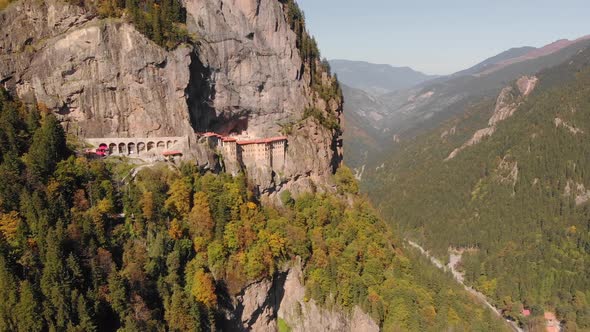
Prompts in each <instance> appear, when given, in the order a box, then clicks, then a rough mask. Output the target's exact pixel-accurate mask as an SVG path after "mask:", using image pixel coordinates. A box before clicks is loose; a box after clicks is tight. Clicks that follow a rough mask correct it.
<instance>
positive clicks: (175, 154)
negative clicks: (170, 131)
mask: <svg viewBox="0 0 590 332" xmlns="http://www.w3.org/2000/svg"><path fill="white" fill-rule="evenodd" d="M162 154H163V155H164V156H166V157H169V156H177V155H182V151H176V150H174V151H164V152H162Z"/></svg>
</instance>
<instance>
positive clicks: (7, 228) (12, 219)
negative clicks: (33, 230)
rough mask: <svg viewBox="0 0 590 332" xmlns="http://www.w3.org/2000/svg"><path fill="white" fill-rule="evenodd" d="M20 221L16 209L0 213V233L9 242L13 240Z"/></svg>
mask: <svg viewBox="0 0 590 332" xmlns="http://www.w3.org/2000/svg"><path fill="white" fill-rule="evenodd" d="M20 222H21V219H20V217H19V215H18V212H16V211H11V212H9V213H3V214H0V233H2V235H3V236H4V238H6V240H8V241H9V242H11V241H13V240H14V238H15V237H16V230H17V229H18V225H19V224H20Z"/></svg>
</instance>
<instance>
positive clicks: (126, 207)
mask: <svg viewBox="0 0 590 332" xmlns="http://www.w3.org/2000/svg"><path fill="white" fill-rule="evenodd" d="M70 143H72V142H70ZM69 151H70V150H69V148H68V147H67V146H66V138H65V135H64V132H63V129H62V128H61V126H60V125H59V123H58V122H57V121H56V119H55V117H54V116H53V115H52V114H49V113H48V112H46V111H44V110H43V107H40V109H36V108H33V109H27V108H26V107H24V106H23V105H22V104H21V103H19V102H18V101H16V100H12V99H11V98H10V96H8V95H7V94H6V93H5V92H4V91H2V94H1V96H0V177H1V178H2V181H0V297H1V298H2V299H3V301H1V302H0V330H1V331H43V330H51V331H115V330H119V331H161V330H170V331H191V330H197V331H200V330H210V329H212V328H214V327H216V326H217V327H219V326H220V325H221V324H223V321H224V319H225V318H224V317H225V316H224V315H223V314H222V311H221V309H222V308H221V306H222V303H221V299H223V298H226V297H232V296H235V295H236V294H237V293H239V292H240V291H241V290H242V289H243V287H245V286H246V285H248V284H250V283H252V282H254V281H257V280H261V279H265V278H273V276H274V275H275V273H276V272H277V271H278V270H280V269H281V268H282V266H285V265H289V264H290V262H292V261H293V260H294V259H295V258H296V257H300V258H301V259H302V260H303V262H304V279H305V285H306V289H307V296H308V299H314V300H315V301H317V302H318V303H320V304H321V305H323V306H326V307H329V308H341V309H342V310H347V309H350V308H352V307H353V306H354V305H359V306H360V307H362V308H363V309H364V310H365V311H366V312H368V313H369V314H370V315H371V317H372V318H373V319H374V320H375V321H376V322H377V323H378V324H380V325H381V326H382V327H383V329H384V330H398V329H401V330H414V331H418V330H419V331H441V330H445V329H454V330H463V331H471V330H480V331H497V330H501V329H502V326H503V325H502V322H500V321H499V320H497V319H496V318H494V317H492V314H491V312H490V311H488V310H487V309H485V308H484V307H483V306H480V305H474V300H473V299H472V298H471V297H470V296H469V295H467V293H465V292H464V291H463V290H461V289H460V288H459V287H458V286H457V285H456V284H454V282H453V281H452V279H451V278H450V277H449V276H448V275H443V274H441V273H440V272H439V271H437V270H436V269H434V268H432V267H430V266H428V264H427V263H425V262H423V261H421V260H420V258H419V257H416V256H414V255H413V254H411V253H408V252H405V250H404V249H402V248H401V247H400V246H399V242H398V240H397V239H396V238H395V237H394V235H393V234H392V233H391V232H390V231H388V229H387V227H386V226H385V224H384V223H383V222H382V221H381V220H380V219H379V218H377V217H376V215H375V214H374V213H373V212H372V209H371V208H370V207H369V205H368V204H367V203H366V202H363V200H362V199H359V198H358V197H356V196H355V194H354V193H355V192H356V191H357V185H356V184H355V182H354V180H353V179H352V174H351V173H350V172H349V171H348V170H347V169H341V170H339V172H338V173H337V175H336V178H335V181H336V182H337V183H338V188H339V193H338V194H336V193H334V194H332V195H326V194H313V193H310V194H308V195H304V196H302V197H299V198H297V199H293V198H292V197H290V195H288V194H284V195H283V196H282V198H283V201H284V206H283V207H270V206H261V205H260V204H259V203H258V202H257V200H256V197H255V196H254V195H253V194H252V192H251V191H250V190H249V189H248V186H247V185H246V183H247V181H246V180H245V179H244V177H241V176H238V177H231V176H228V175H223V174H221V175H215V174H211V173H202V172H200V171H199V170H198V169H197V168H195V167H194V166H191V165H190V164H184V165H183V166H181V167H180V168H179V169H176V168H174V167H172V168H171V167H170V165H165V164H164V165H161V166H159V167H152V168H146V169H144V170H142V171H141V172H139V174H137V177H136V178H135V180H133V181H131V182H128V181H129V179H130V177H128V176H127V175H128V174H129V171H130V170H131V168H132V167H133V166H132V165H130V164H128V163H127V162H125V161H124V160H110V161H105V160H88V159H86V158H84V157H76V156H74V155H72V153H70V152H69ZM123 178H125V179H126V180H125V181H123ZM346 197H348V198H347V199H345V198H346ZM347 202H354V203H347Z"/></svg>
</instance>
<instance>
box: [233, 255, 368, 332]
mask: <svg viewBox="0 0 590 332" xmlns="http://www.w3.org/2000/svg"><path fill="white" fill-rule="evenodd" d="M302 280H303V272H302V270H301V262H300V261H296V262H294V263H293V265H292V266H291V267H290V268H289V269H287V271H285V272H281V273H278V274H276V275H275V278H274V279H273V280H272V281H271V280H263V281H260V282H257V283H254V284H252V285H250V286H249V287H248V288H246V289H245V290H244V291H243V292H242V294H241V295H239V296H238V297H236V298H235V299H233V301H232V302H233V303H232V304H230V305H229V308H227V313H228V315H227V316H226V319H227V320H226V324H225V325H224V326H223V328H224V329H226V330H232V331H260V332H263V331H269V332H270V331H276V330H277V319H282V320H283V321H284V322H285V323H286V324H287V325H288V326H289V327H290V328H291V330H292V331H294V332H298V331H301V332H304V331H334V332H336V331H338V332H345V331H351V332H372V331H379V326H378V325H377V324H376V323H375V322H374V321H373V320H372V319H371V317H369V316H368V315H367V314H365V313H364V312H363V311H362V310H361V309H360V308H359V307H355V308H354V309H353V310H352V312H345V311H343V310H337V309H335V310H327V309H324V308H321V307H320V306H318V304H316V303H315V301H313V300H307V301H306V300H305V287H304V286H303V282H302Z"/></svg>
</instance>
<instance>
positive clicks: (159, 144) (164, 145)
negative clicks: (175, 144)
mask: <svg viewBox="0 0 590 332" xmlns="http://www.w3.org/2000/svg"><path fill="white" fill-rule="evenodd" d="M157 147H158V150H163V149H165V148H166V143H164V142H163V141H159V142H158V145H157Z"/></svg>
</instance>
